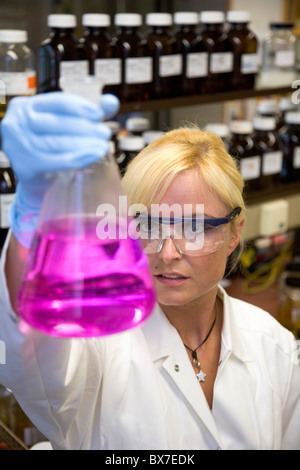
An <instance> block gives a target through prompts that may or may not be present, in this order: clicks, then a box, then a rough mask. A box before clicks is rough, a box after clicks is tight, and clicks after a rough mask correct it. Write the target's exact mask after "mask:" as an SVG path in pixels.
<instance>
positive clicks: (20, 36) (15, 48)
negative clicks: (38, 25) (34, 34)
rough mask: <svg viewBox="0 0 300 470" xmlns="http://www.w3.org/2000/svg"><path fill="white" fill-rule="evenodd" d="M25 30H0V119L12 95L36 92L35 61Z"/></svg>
mask: <svg viewBox="0 0 300 470" xmlns="http://www.w3.org/2000/svg"><path fill="white" fill-rule="evenodd" d="M27 41H28V34H27V31H23V30H17V29H2V30H0V81H1V88H2V89H3V92H4V93H3V98H4V99H3V98H2V99H1V100H0V119H1V118H3V116H4V114H5V111H6V107H7V104H8V103H9V101H10V100H11V99H12V98H13V97H14V96H22V95H34V94H35V93H36V63H35V56H34V53H33V51H32V50H31V49H30V47H29V46H28V44H27Z"/></svg>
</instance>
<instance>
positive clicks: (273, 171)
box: [253, 117, 283, 189]
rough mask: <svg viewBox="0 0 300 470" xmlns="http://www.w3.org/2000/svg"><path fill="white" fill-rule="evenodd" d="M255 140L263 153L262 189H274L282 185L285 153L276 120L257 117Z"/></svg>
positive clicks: (254, 122) (255, 121)
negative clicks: (278, 134) (277, 130)
mask: <svg viewBox="0 0 300 470" xmlns="http://www.w3.org/2000/svg"><path fill="white" fill-rule="evenodd" d="M253 129H254V134H253V139H254V142H255V144H256V147H257V148H258V149H259V150H260V152H261V158H262V161H261V176H260V186H261V188H262V189H274V188H276V186H278V185H279V183H280V174H281V171H282V159H283V151H282V145H281V142H280V141H279V138H278V136H277V133H276V120H275V118H272V117H269V118H268V117H265V118H263V117H260V118H259V117H256V118H255V119H254V121H253Z"/></svg>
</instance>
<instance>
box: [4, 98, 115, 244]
mask: <svg viewBox="0 0 300 470" xmlns="http://www.w3.org/2000/svg"><path fill="white" fill-rule="evenodd" d="M100 102H101V107H99V108H98V107H97V106H96V105H94V104H93V103H91V102H89V101H88V100H86V99H84V98H82V97H80V96H76V95H73V94H72V95H71V94H67V93H62V92H52V93H45V94H40V95H36V96H31V97H18V98H14V99H13V100H12V101H11V102H10V103H9V105H8V108H7V112H6V115H5V117H4V118H3V120H2V123H1V132H2V147H3V151H4V153H5V154H6V155H7V157H8V158H9V160H10V162H11V165H12V168H13V170H14V172H15V175H16V177H17V181H18V183H17V190H16V196H15V199H14V201H13V203H12V206H11V210H10V214H9V218H10V226H11V228H12V231H13V233H14V234H15V236H16V238H17V239H18V241H19V242H20V243H21V244H22V245H23V246H25V247H26V248H29V247H30V245H31V241H32V238H33V234H34V232H35V229H36V225H37V219H38V215H39V212H40V209H41V205H42V202H43V198H44V195H45V192H46V191H47V189H48V187H49V186H50V184H51V181H52V177H53V173H55V172H58V171H63V170H70V169H78V168H83V167H85V166H87V165H89V164H91V163H94V162H95V161H97V160H99V159H101V158H103V157H104V156H105V155H106V153H107V151H108V140H109V139H110V135H111V133H110V130H109V128H108V127H107V126H106V125H105V124H103V123H100V122H99V121H101V120H103V119H108V118H109V117H111V116H112V115H113V114H115V113H116V112H117V110H118V106H119V101H118V99H117V98H116V97H115V96H113V95H109V94H107V95H102V96H101V101H100Z"/></svg>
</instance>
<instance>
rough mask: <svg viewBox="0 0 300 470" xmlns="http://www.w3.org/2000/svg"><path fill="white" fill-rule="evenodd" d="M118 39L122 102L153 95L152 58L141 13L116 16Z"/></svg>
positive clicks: (118, 14)
mask: <svg viewBox="0 0 300 470" xmlns="http://www.w3.org/2000/svg"><path fill="white" fill-rule="evenodd" d="M114 21H115V26H116V34H115V41H116V47H117V54H118V57H120V58H121V62H122V83H121V87H120V93H119V94H117V96H118V97H119V98H120V101H121V102H123V103H124V102H128V101H144V100H147V99H149V98H150V87H151V82H152V57H151V54H150V51H149V48H148V45H147V42H146V40H145V39H144V38H143V35H142V32H141V26H142V16H141V15H140V14H138V13H117V14H116V15H115V20H114Z"/></svg>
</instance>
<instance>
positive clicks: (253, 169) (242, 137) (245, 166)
mask: <svg viewBox="0 0 300 470" xmlns="http://www.w3.org/2000/svg"><path fill="white" fill-rule="evenodd" d="M230 131H231V138H230V142H229V148H228V152H229V153H230V155H232V156H233V157H235V158H237V160H238V162H239V170H240V173H241V175H242V177H243V179H244V180H245V188H246V191H253V190H257V189H260V176H261V155H260V152H259V150H258V148H257V147H256V146H255V143H254V141H253V138H252V133H253V124H252V122H250V121H236V120H234V121H231V123H230Z"/></svg>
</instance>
